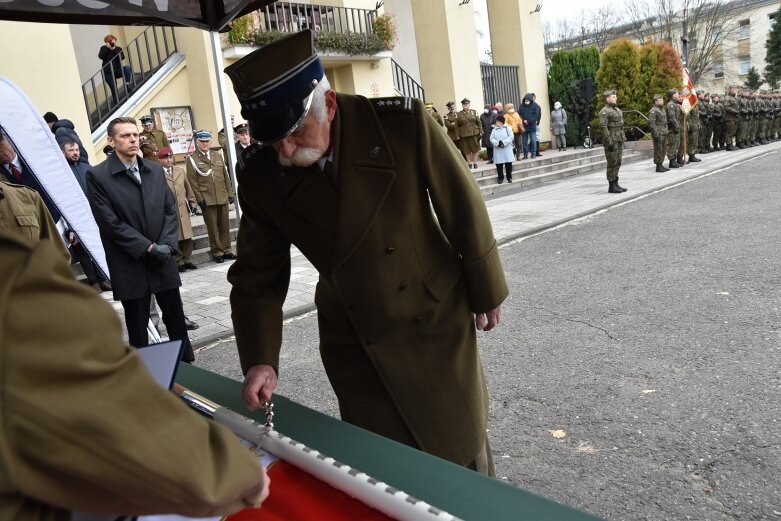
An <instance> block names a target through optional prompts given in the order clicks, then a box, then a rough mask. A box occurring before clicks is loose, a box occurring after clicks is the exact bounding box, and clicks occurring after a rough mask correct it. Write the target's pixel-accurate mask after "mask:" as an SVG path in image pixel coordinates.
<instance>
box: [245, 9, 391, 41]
mask: <svg viewBox="0 0 781 521" xmlns="http://www.w3.org/2000/svg"><path fill="white" fill-rule="evenodd" d="M255 14H256V15H257V16H255V17H253V19H254V23H255V28H256V30H257V31H259V32H268V31H279V32H283V33H285V32H297V31H302V30H304V29H307V28H308V29H312V30H313V31H327V32H336V33H366V34H371V33H373V32H374V19H375V18H376V16H377V11H376V10H374V9H357V8H354V7H336V6H331V5H316V4H301V3H298V2H274V3H272V4H270V5H267V6H266V7H264V8H262V9H259V10H257V11H255Z"/></svg>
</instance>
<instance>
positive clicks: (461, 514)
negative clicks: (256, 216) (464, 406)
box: [177, 364, 598, 521]
mask: <svg viewBox="0 0 781 521" xmlns="http://www.w3.org/2000/svg"><path fill="white" fill-rule="evenodd" d="M177 381H178V383H180V384H181V385H183V386H184V387H186V388H188V389H190V390H192V391H194V392H196V393H198V394H200V395H203V396H205V397H206V398H209V399H210V400H212V401H214V402H217V403H218V404H220V405H221V406H223V407H227V408H229V409H232V410H233V411H236V412H238V413H240V414H244V415H246V416H248V417H249V418H253V419H254V420H255V421H257V422H259V423H261V424H262V423H263V422H264V418H263V411H259V412H256V413H248V412H247V409H246V407H245V406H244V403H243V401H242V399H241V384H240V383H239V382H236V381H234V380H230V379H228V378H225V377H222V376H219V375H216V374H214V373H210V372H208V371H205V370H203V369H199V368H197V367H193V366H189V365H187V364H182V367H181V368H180V369H179V373H178V376H177ZM274 411H275V416H274V424H275V431H277V432H279V433H282V434H283V435H284V436H286V437H289V438H292V439H293V440H295V441H296V442H298V443H300V444H302V445H305V446H307V447H311V448H313V449H316V450H317V451H319V452H320V453H323V454H326V455H328V456H330V457H331V458H334V459H335V460H338V461H339V462H341V463H343V464H345V465H349V466H350V467H353V468H355V469H360V471H362V472H365V473H366V474H368V475H369V476H371V477H372V478H373V480H379V481H381V482H384V483H386V484H388V485H390V486H391V487H395V488H398V489H400V490H403V491H404V492H405V493H406V494H409V495H410V496H413V497H415V498H417V499H419V500H421V501H424V502H426V503H428V504H429V505H432V506H434V507H437V508H439V509H442V510H445V511H447V513H449V514H451V515H452V516H455V517H457V518H459V519H464V520H481V521H484V520H492V521H500V520H514V521H522V520H535V521H545V520H550V521H553V520H557V521H559V520H568V521H587V520H594V519H598V518H596V517H593V516H591V515H589V514H586V513H583V512H580V511H577V510H574V509H572V508H569V507H567V506H564V505H562V504H560V503H556V502H554V501H551V500H548V499H545V498H543V497H540V496H538V495H535V494H532V493H530V492H527V491H524V490H522V489H520V488H517V487H514V486H512V485H509V484H507V483H504V482H502V481H499V480H495V479H491V478H487V477H485V476H483V475H480V474H478V473H476V472H474V471H471V470H468V469H465V468H463V467H460V466H458V465H454V464H452V463H450V462H448V461H445V460H442V459H439V458H436V457H434V456H431V455H428V454H425V453H423V452H420V451H418V450H415V449H412V448H410V447H407V446H405V445H402V444H399V443H396V442H394V441H391V440H388V439H386V438H383V437H381V436H378V435H376V434H373V433H370V432H368V431H365V430H363V429H360V428H357V427H355V426H353V425H350V424H348V423H346V422H342V421H339V420H336V419H334V418H331V417H329V416H326V415H324V414H321V413H319V412H317V411H314V410H312V409H309V408H307V407H304V406H302V405H300V404H297V403H295V402H294V401H292V400H289V399H287V398H284V397H282V396H279V395H275V396H274ZM270 475H271V482H272V497H270V498H269V500H267V501H266V502H265V503H264V504H263V508H261V509H260V510H256V511H254V513H253V512H252V511H245V512H242V513H240V514H237V515H234V516H231V517H230V518H228V519H229V520H230V521H249V520H255V519H257V520H261V519H272V520H276V519H280V520H281V519H286V520H292V519H304V518H305V517H303V516H304V515H309V514H306V513H307V512H309V513H310V514H311V513H316V515H315V517H313V518H312V519H324V520H327V519H367V520H368V519H372V520H374V519H376V520H381V519H382V520H384V519H389V518H388V517H384V515H383V514H381V513H380V512H377V511H371V509H366V510H362V509H363V508H364V507H363V506H362V505H360V504H359V505H356V504H354V503H355V502H352V503H353V504H352V505H350V503H351V502H350V498H349V496H347V495H345V494H343V493H341V492H339V491H335V490H333V489H331V487H330V486H329V485H327V484H324V483H318V480H317V479H316V478H313V477H311V476H307V475H306V473H304V472H301V471H300V470H299V469H297V468H296V467H295V466H294V465H290V464H289V463H288V462H286V461H283V462H281V464H279V462H278V463H275V464H274V465H272V466H271V468H270ZM318 496H325V497H323V498H321V499H318ZM342 508H357V509H358V510H357V511H354V512H353V513H352V514H349V513H347V512H346V511H345V512H343V514H344V515H341V514H340V513H339V512H340V510H341V509H342ZM296 512H300V513H296ZM326 514H327V515H326ZM275 516H276V517H275Z"/></svg>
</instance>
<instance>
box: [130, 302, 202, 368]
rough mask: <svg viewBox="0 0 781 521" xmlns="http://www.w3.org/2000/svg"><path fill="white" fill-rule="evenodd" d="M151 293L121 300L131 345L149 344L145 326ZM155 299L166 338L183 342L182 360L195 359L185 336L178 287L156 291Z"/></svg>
mask: <svg viewBox="0 0 781 521" xmlns="http://www.w3.org/2000/svg"><path fill="white" fill-rule="evenodd" d="M151 299H152V295H151V294H150V295H146V296H144V297H141V298H139V299H133V300H123V301H122V307H123V308H124V309H125V324H126V325H127V334H128V342H129V343H130V345H131V346H133V347H144V346H147V345H149V336H148V334H147V331H146V327H147V325H148V324H149V302H150V300H151ZM155 300H157V304H158V305H159V306H160V311H161V312H162V315H163V323H164V324H165V328H166V329H167V330H168V338H170V339H171V340H181V341H182V342H184V350H183V351H182V360H183V361H185V362H192V361H193V360H195V354H194V353H193V346H192V345H191V344H190V338H189V337H188V336H187V328H186V327H185V325H184V309H183V307H182V297H181V295H179V288H174V289H168V290H165V291H158V292H157V293H155Z"/></svg>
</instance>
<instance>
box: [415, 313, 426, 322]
mask: <svg viewBox="0 0 781 521" xmlns="http://www.w3.org/2000/svg"><path fill="white" fill-rule="evenodd" d="M424 318H426V317H424V316H423V315H418V316H416V317H415V323H417V324H420V323H421V322H423V319H424Z"/></svg>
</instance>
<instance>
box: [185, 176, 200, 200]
mask: <svg viewBox="0 0 781 521" xmlns="http://www.w3.org/2000/svg"><path fill="white" fill-rule="evenodd" d="M182 179H183V181H184V193H185V197H186V198H187V200H188V201H189V202H190V204H196V203H197V202H198V200H197V199H196V198H195V190H193V185H192V183H190V178H189V177H187V172H186V171H185V174H184V175H183V176H182Z"/></svg>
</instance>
